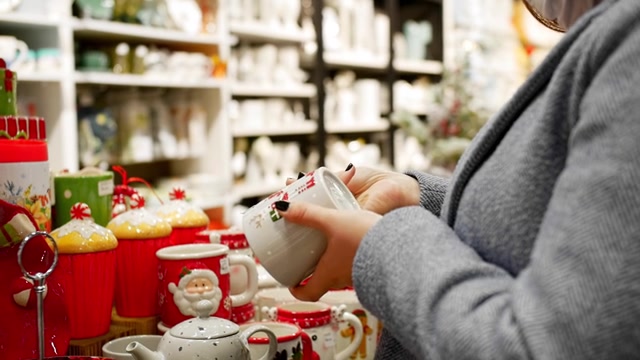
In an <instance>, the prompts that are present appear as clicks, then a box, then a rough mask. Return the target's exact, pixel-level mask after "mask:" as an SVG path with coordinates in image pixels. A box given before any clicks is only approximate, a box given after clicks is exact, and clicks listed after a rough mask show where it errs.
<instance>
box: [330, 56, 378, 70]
mask: <svg viewBox="0 0 640 360" xmlns="http://www.w3.org/2000/svg"><path fill="white" fill-rule="evenodd" d="M324 61H325V63H326V64H327V66H329V67H332V68H353V69H369V70H383V69H385V68H386V67H387V65H388V63H389V58H388V57H386V56H373V55H371V54H361V53H357V52H349V53H347V52H327V53H325V54H324Z"/></svg>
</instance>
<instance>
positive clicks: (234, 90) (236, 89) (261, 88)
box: [231, 83, 316, 98]
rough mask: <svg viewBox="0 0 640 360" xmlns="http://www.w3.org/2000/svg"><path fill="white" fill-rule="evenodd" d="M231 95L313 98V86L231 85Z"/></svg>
mask: <svg viewBox="0 0 640 360" xmlns="http://www.w3.org/2000/svg"><path fill="white" fill-rule="evenodd" d="M231 94H232V95H234V96H247V97H283V98H309V97H312V96H315V94H316V87H315V86H313V84H285V85H277V84H245V83H233V84H232V85H231Z"/></svg>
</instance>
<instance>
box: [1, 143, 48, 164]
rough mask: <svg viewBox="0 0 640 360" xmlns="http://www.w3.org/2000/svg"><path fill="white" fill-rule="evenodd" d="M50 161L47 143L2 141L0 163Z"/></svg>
mask: <svg viewBox="0 0 640 360" xmlns="http://www.w3.org/2000/svg"><path fill="white" fill-rule="evenodd" d="M48 160H49V155H48V151H47V143H46V142H44V141H41V140H6V139H0V163H17V162H36V161H48Z"/></svg>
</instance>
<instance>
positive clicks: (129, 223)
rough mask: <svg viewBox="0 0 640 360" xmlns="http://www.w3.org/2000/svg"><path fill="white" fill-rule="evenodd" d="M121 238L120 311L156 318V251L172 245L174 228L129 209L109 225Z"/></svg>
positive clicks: (117, 302)
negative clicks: (172, 229) (172, 230)
mask: <svg viewBox="0 0 640 360" xmlns="http://www.w3.org/2000/svg"><path fill="white" fill-rule="evenodd" d="M107 228H109V229H110V230H111V231H113V233H114V234H115V236H116V238H117V239H118V244H119V245H118V259H117V265H116V294H115V306H116V312H117V314H118V315H120V316H122V317H131V318H140V317H150V316H156V315H158V313H159V308H158V258H157V257H156V251H158V250H160V249H162V248H164V247H167V246H169V245H171V225H170V224H169V222H168V221H166V220H164V219H162V218H160V217H159V216H157V215H156V214H154V213H153V212H151V211H149V210H147V209H145V208H138V209H132V210H127V211H125V212H123V213H121V214H119V215H118V216H116V217H115V218H113V219H112V220H111V221H110V222H109V224H108V225H107Z"/></svg>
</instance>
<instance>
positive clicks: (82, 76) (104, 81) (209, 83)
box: [75, 71, 226, 89]
mask: <svg viewBox="0 0 640 360" xmlns="http://www.w3.org/2000/svg"><path fill="white" fill-rule="evenodd" d="M75 79H76V83H77V84H96V85H114V86H142V87H164V88H183V89H218V88H221V87H223V86H224V85H225V83H226V82H225V80H220V79H202V80H184V79H179V78H174V79H169V78H163V77H161V76H156V75H154V76H147V75H130V74H113V73H101V72H80V71H77V72H76V74H75Z"/></svg>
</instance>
